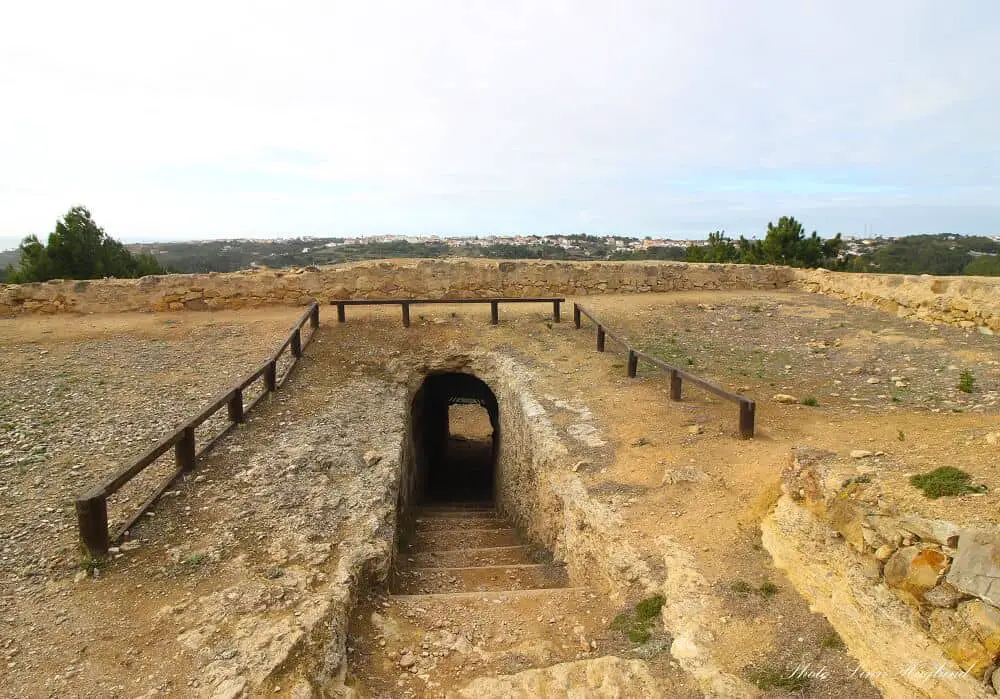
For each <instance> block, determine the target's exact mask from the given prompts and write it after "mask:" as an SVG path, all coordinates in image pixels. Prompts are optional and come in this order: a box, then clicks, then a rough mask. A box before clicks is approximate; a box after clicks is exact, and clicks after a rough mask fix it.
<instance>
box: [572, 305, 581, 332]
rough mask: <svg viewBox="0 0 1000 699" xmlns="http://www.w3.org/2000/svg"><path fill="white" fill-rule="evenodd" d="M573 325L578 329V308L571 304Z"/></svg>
mask: <svg viewBox="0 0 1000 699" xmlns="http://www.w3.org/2000/svg"><path fill="white" fill-rule="evenodd" d="M573 325H574V326H576V329H577V330H579V329H580V307H579V306H577V305H576V303H574V304H573Z"/></svg>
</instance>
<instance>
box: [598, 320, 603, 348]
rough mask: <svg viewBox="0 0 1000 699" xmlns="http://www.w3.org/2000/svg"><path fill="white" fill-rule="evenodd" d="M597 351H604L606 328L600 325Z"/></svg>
mask: <svg viewBox="0 0 1000 699" xmlns="http://www.w3.org/2000/svg"><path fill="white" fill-rule="evenodd" d="M597 351H598V352H603V351H604V328H603V327H601V326H600V325H598V326H597Z"/></svg>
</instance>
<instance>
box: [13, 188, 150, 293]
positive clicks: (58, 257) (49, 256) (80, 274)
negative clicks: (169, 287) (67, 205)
mask: <svg viewBox="0 0 1000 699" xmlns="http://www.w3.org/2000/svg"><path fill="white" fill-rule="evenodd" d="M19 251H20V262H19V265H18V268H17V269H15V270H14V271H13V273H12V274H11V275H10V276H11V281H13V282H41V281H46V280H48V279H99V278H101V277H121V278H134V277H142V276H145V275H148V274H164V273H165V270H164V269H163V267H162V266H161V265H160V264H159V262H157V261H156V258H155V257H153V256H152V255H151V254H149V253H142V254H140V255H133V254H132V253H131V252H129V250H128V248H126V247H125V246H124V245H122V244H121V243H120V242H118V241H117V240H115V239H114V238H111V237H109V236H108V234H107V233H105V232H104V229H103V228H101V227H100V226H98V225H97V224H96V223H94V219H93V218H92V217H91V215H90V212H89V211H88V210H87V209H86V208H85V207H83V206H74V207H73V208H72V209H70V210H69V211H68V212H67V213H66V215H65V216H64V217H63V218H62V220H61V221H59V222H57V223H56V228H55V230H54V231H53V232H52V233H50V234H49V238H48V244H47V245H42V242H41V241H40V240H39V239H38V236H34V235H29V236H28V237H27V238H25V239H24V240H23V241H22V242H21V245H20V248H19Z"/></svg>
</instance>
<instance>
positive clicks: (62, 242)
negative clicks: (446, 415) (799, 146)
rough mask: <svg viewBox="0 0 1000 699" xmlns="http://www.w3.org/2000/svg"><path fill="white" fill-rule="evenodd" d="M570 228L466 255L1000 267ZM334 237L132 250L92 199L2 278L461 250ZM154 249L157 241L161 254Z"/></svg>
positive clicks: (997, 266)
mask: <svg viewBox="0 0 1000 699" xmlns="http://www.w3.org/2000/svg"><path fill="white" fill-rule="evenodd" d="M565 237H566V238H568V239H571V240H574V241H577V242H578V243H579V244H580V245H583V246H585V250H583V252H581V251H580V250H574V251H573V252H570V251H567V250H566V249H565V248H563V247H561V246H559V245H555V244H554V243H553V242H551V241H550V240H548V239H547V238H545V239H543V238H539V244H536V245H523V244H515V243H496V244H491V245H486V246H482V247H467V248H463V250H462V252H461V253H460V254H462V255H474V256H480V257H488V258H500V259H547V260H564V259H580V258H581V255H583V257H582V259H612V260H681V261H687V262H720V263H734V264H762V265H763V264H774V265H789V266H792V267H825V268H827V269H833V270H844V271H850V272H885V273H897V274H900V273H901V274H937V275H958V274H969V275H990V276H1000V243H998V242H997V241H994V240H992V239H990V238H985V237H975V236H957V235H950V234H939V235H917V236H909V237H905V238H898V239H894V240H882V239H876V240H875V241H874V243H873V245H872V246H871V247H870V248H868V249H865V250H863V251H861V252H850V251H848V250H846V248H845V243H844V240H843V239H842V237H841V235H840V234H839V233H838V234H837V235H836V236H834V237H833V238H821V237H820V236H819V235H818V234H817V233H816V231H812V233H810V234H808V235H807V234H806V230H805V227H804V226H803V225H802V224H801V223H800V222H799V221H797V220H796V219H795V218H794V217H791V216H782V217H781V218H780V219H778V222H777V223H773V222H772V223H768V224H767V231H766V233H765V236H764V237H763V239H748V238H746V237H744V236H742V235H741V236H740V237H739V238H736V239H733V238H731V237H729V236H727V235H726V233H725V232H723V231H714V232H713V233H710V234H709V236H708V241H707V243H706V244H700V245H690V246H688V247H686V248H685V247H680V246H653V247H648V248H644V249H642V250H620V249H615V246H614V245H609V244H607V242H606V241H604V240H603V239H600V238H594V237H592V236H587V235H585V234H575V235H570V236H565ZM324 240H326V239H324ZM629 240H632V239H629ZM329 241H334V243H335V244H332V245H316V244H313V243H310V242H309V241H306V240H304V239H290V240H280V241H272V242H271V243H268V244H267V245H264V243H261V242H259V241H242V242H240V241H204V242H198V243H164V244H157V245H156V246H155V248H148V249H147V250H145V251H142V249H141V248H140V251H139V252H133V251H130V250H129V249H128V248H126V247H125V245H123V244H122V243H120V242H119V241H117V240H115V239H113V238H111V237H110V236H108V235H107V234H106V233H105V232H104V229H102V228H101V227H99V226H98V225H97V224H96V223H95V222H94V220H93V218H92V216H91V214H90V212H89V211H88V210H87V209H86V208H85V207H83V206H77V207H74V208H72V209H70V210H69V212H67V214H66V215H65V216H64V217H63V218H62V219H61V220H60V221H59V222H58V223H56V226H55V230H53V231H52V232H51V233H49V235H48V239H47V240H46V242H45V243H44V244H43V243H42V241H41V240H39V238H38V237H37V236H34V235H31V236H28V237H27V238H25V239H24V240H23V241H22V242H21V245H20V246H19V248H18V250H17V261H16V263H14V264H11V265H9V266H7V267H6V268H5V269H0V282H6V283H24V282H39V281H46V280H49V279H97V278H101V277H119V278H134V277H142V276H145V275H148V274H166V273H171V272H212V271H216V272H227V271H234V270H238V269H246V268H248V267H250V266H252V265H253V264H259V263H260V262H261V261H263V262H266V264H267V266H269V267H287V266H293V265H299V266H303V265H310V264H336V263H341V262H350V261H354V260H365V259H380V258H387V257H447V256H449V255H451V254H453V249H452V248H451V247H450V246H449V245H448V244H446V243H444V242H421V243H410V242H407V241H382V242H370V243H367V242H366V243H360V244H351V245H345V244H343V242H344V241H343V239H336V238H331V239H329ZM304 246H305V247H304ZM149 249H155V250H156V252H157V255H156V256H154V255H153V254H152V253H151V252H149ZM262 250H266V253H262Z"/></svg>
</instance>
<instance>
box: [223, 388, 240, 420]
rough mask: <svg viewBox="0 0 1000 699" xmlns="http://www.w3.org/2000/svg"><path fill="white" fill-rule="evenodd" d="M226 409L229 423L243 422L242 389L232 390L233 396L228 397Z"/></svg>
mask: <svg viewBox="0 0 1000 699" xmlns="http://www.w3.org/2000/svg"><path fill="white" fill-rule="evenodd" d="M227 407H228V409H229V421H230V422H235V423H240V422H243V389H241V388H237V389H234V390H233V395H231V396H230V397H229V403H228V405H227Z"/></svg>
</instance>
